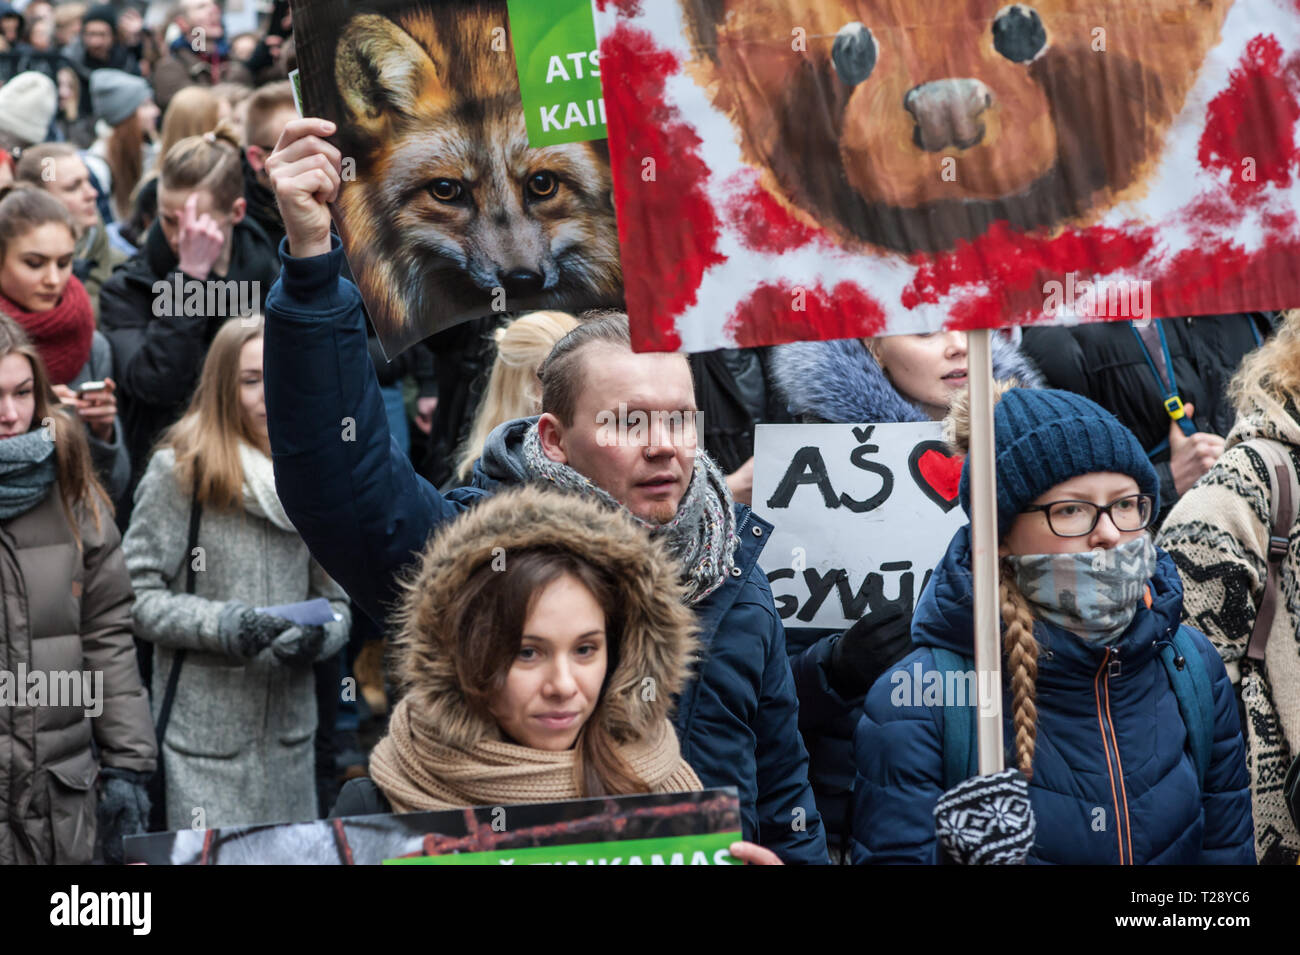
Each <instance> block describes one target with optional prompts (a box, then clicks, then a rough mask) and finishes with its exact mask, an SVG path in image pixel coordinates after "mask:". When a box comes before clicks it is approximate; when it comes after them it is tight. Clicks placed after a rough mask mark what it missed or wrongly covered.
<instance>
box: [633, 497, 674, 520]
mask: <svg viewBox="0 0 1300 955" xmlns="http://www.w3.org/2000/svg"><path fill="white" fill-rule="evenodd" d="M679 503H680V502H679ZM677 507H678V505H677V504H670V503H668V502H667V501H655V502H654V503H653V504H651V505H650V510H649V511H648V512H647V513H646V514H645V515H644V516H643V517H642V520H645V521H648V522H649V523H651V524H667V523H668V522H669V521H671V520H672V519H673V518H674V517H676V516H677Z"/></svg>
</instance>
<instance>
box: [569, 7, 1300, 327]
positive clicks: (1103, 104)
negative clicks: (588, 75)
mask: <svg viewBox="0 0 1300 955" xmlns="http://www.w3.org/2000/svg"><path fill="white" fill-rule="evenodd" d="M594 8H595V18H596V35H597V40H598V43H599V45H600V64H601V82H602V84H603V87H604V92H605V106H606V120H607V126H608V132H609V146H610V155H611V164H612V167H613V173H614V188H615V202H616V205H617V209H618V225H619V235H620V239H621V242H622V248H623V253H624V255H623V262H624V265H625V275H624V279H625V287H626V295H627V308H628V312H629V315H630V316H631V319H632V328H633V337H634V340H635V344H636V347H637V348H638V349H642V350H644V349H651V350H664V351H673V350H685V351H690V352H694V351H702V350H708V349H713V348H720V347H735V346H753V345H771V344H778V343H781V342H788V341H794V340H810V339H833V338H856V337H862V336H873V335H881V334H901V333H911V332H926V331H933V330H935V329H937V328H939V327H941V326H946V327H949V328H956V329H972V328H991V327H997V326H1003V325H1010V324H1023V323H1029V322H1040V321H1041V322H1048V321H1050V322H1059V323H1066V322H1077V321H1086V320H1100V319H1114V318H1123V319H1127V318H1160V317H1165V316H1175V315H1205V314H1215V313H1227V312H1237V311H1253V310H1257V309H1272V308H1286V307H1289V306H1291V305H1294V304H1295V303H1296V302H1297V301H1300V270H1297V269H1295V268H1294V265H1293V263H1294V262H1295V261H1296V258H1297V256H1298V255H1300V219H1298V218H1297V216H1296V207H1297V204H1298V203H1300V178H1297V173H1298V172H1300V168H1298V166H1297V161H1298V160H1300V150H1298V149H1297V142H1296V136H1297V119H1298V118H1300V7H1297V5H1296V4H1295V3H1290V2H1281V0H1199V2H1189V0H1029V2H1025V3H1014V4H1013V3H1008V2H1007V0H967V2H962V3H955V2H954V0H907V2H898V0H653V2H647V0H640V2H610V0H594ZM1067 284H1068V285H1069V288H1070V291H1071V292H1073V293H1077V294H1070V295H1062V294H1061V292H1062V291H1063V290H1064V288H1065V286H1066V285H1067Z"/></svg>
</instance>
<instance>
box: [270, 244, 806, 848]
mask: <svg viewBox="0 0 1300 955" xmlns="http://www.w3.org/2000/svg"><path fill="white" fill-rule="evenodd" d="M333 241H334V248H333V251H331V252H330V253H328V254H327V255H322V256H317V257H313V258H304V259H297V258H293V257H292V256H290V255H288V252H287V247H286V246H285V245H283V244H282V245H281V253H280V254H281V259H282V262H283V271H282V273H281V277H280V279H279V281H277V282H276V284H275V286H274V287H273V288H272V289H271V292H270V294H269V295H268V297H267V309H266V312H267V322H266V350H265V360H264V369H265V373H266V408H267V421H268V426H269V428H270V432H271V448H272V458H273V460H274V463H275V483H276V488H277V489H278V491H279V494H280V498H281V500H282V502H283V503H284V507H285V510H286V511H287V512H288V515H289V517H290V519H291V520H292V521H293V523H294V525H295V526H296V527H297V528H298V531H299V532H300V533H301V534H302V537H303V540H305V541H306V542H307V546H308V547H309V548H310V549H311V552H312V554H313V556H315V557H316V559H317V560H318V561H319V562H320V563H321V565H322V566H324V567H325V569H326V570H327V571H329V573H330V575H331V576H333V577H334V579H335V580H337V581H338V582H339V583H340V584H341V585H342V586H343V587H344V588H345V589H346V590H347V592H348V595H349V596H350V597H351V598H352V600H353V601H354V602H355V603H356V604H357V605H358V606H359V607H360V608H361V609H362V610H363V611H365V613H366V614H367V615H369V616H370V617H371V618H373V619H375V620H382V619H383V618H384V617H385V616H386V610H387V609H389V608H391V606H392V604H393V602H394V600H395V598H396V597H397V589H396V587H395V586H394V581H395V578H396V576H397V574H398V573H399V572H400V571H401V570H402V569H403V568H405V567H406V566H407V565H408V564H409V563H410V562H411V561H412V559H413V558H414V557H415V555H416V554H417V553H418V552H419V551H421V550H422V549H423V548H424V545H425V542H426V541H427V540H428V538H429V535H430V534H431V533H432V532H433V531H434V530H435V529H436V528H437V527H438V525H439V524H441V523H442V522H444V521H448V520H451V519H452V518H454V517H455V516H456V515H457V514H459V513H460V512H461V511H463V510H464V509H465V508H467V507H469V506H470V505H471V504H473V502H474V501H476V500H478V499H480V498H482V497H484V496H486V495H488V494H490V493H492V489H493V488H494V487H496V486H497V485H499V484H510V483H515V482H517V481H519V480H521V479H522V478H523V471H522V468H521V466H520V462H519V457H518V453H517V452H518V448H517V445H518V440H519V438H520V437H521V435H522V428H523V427H524V426H526V422H510V423H508V424H507V425H503V426H502V427H501V428H499V429H498V430H497V431H496V432H494V433H493V435H492V436H491V440H490V442H489V445H488V447H486V448H485V450H484V455H483V458H482V459H481V460H480V462H479V465H478V466H477V467H476V469H475V478H474V484H473V486H470V487H466V488H458V489H456V490H455V491H452V492H451V493H450V494H448V495H446V496H443V495H441V494H439V493H438V492H437V491H436V490H435V489H434V488H433V487H432V486H431V485H430V484H429V483H428V482H426V481H425V480H424V479H423V478H421V477H419V476H418V475H417V474H416V473H415V471H414V470H413V469H412V467H411V463H410V459H409V458H408V457H407V456H406V455H405V454H403V453H402V452H401V451H400V450H399V449H398V447H397V444H396V442H395V441H394V440H393V439H392V437H391V436H390V434H389V430H388V419H387V416H386V414H385V412H384V403H383V398H382V396H381V395H380V392H379V386H378V384H377V382H376V381H375V373H374V366H373V365H372V363H371V361H370V357H369V352H368V350H367V347H366V332H365V322H364V319H363V316H362V311H361V297H360V295H359V294H358V292H357V289H356V286H354V285H353V284H352V283H351V282H348V281H346V280H344V279H341V278H340V277H339V267H340V265H341V263H342V260H343V255H342V252H341V249H340V247H339V244H338V239H337V237H336V238H335V239H334V240H333ZM737 525H738V531H739V534H740V539H741V545H740V548H739V550H738V551H737V555H736V563H737V570H736V572H735V575H734V576H733V578H732V579H730V580H728V581H727V583H726V584H725V585H723V586H722V587H720V588H718V590H716V591H714V592H713V593H712V594H710V595H709V596H708V598H706V599H705V600H704V601H702V602H701V603H700V604H699V605H697V606H696V608H695V609H696V612H697V613H698V614H699V618H700V621H699V622H700V625H701V628H702V633H701V634H700V640H701V642H702V650H701V656H702V658H703V660H702V663H701V664H700V665H699V666H700V669H699V670H697V678H696V679H694V680H692V681H691V683H690V684H689V685H688V686H687V688H686V689H685V691H684V692H683V694H682V697H681V699H680V700H679V701H678V706H677V710H676V715H675V721H676V726H677V731H678V736H679V738H680V740H681V747H682V756H683V757H684V758H685V759H686V761H687V762H689V763H690V765H691V767H692V768H693V769H694V770H695V772H696V774H697V775H698V776H699V777H700V780H701V781H702V782H703V783H704V785H705V786H735V787H737V789H739V791H740V807H741V821H742V824H743V830H744V836H745V838H746V839H748V840H750V841H753V842H757V843H759V844H760V845H764V846H767V847H768V848H770V849H772V850H773V851H774V852H776V853H777V854H778V855H779V856H780V857H781V858H782V860H783V861H785V862H787V863H805V862H806V863H824V862H826V861H828V857H827V851H826V837H825V832H824V830H823V827H822V823H821V817H820V816H819V815H818V813H817V807H816V804H815V802H814V800H813V795H812V789H811V787H810V786H809V784H808V754H807V752H806V751H805V750H804V747H803V742H802V740H801V739H800V738H799V734H798V732H797V731H796V725H797V723H798V719H799V712H798V710H799V704H798V700H797V698H796V697H795V692H794V683H793V680H792V678H791V675H790V665H789V662H788V660H787V659H786V653H785V636H784V633H783V631H782V628H781V621H780V618H779V617H778V616H777V614H776V608H775V606H774V605H773V600H772V591H771V589H770V587H769V586H768V583H767V578H766V576H764V574H763V572H762V571H761V570H760V569H759V567H758V555H759V552H760V551H761V550H762V548H763V544H765V543H766V541H767V538H768V535H769V533H770V531H771V525H769V524H767V523H766V522H764V521H762V520H760V519H759V518H757V517H755V516H754V515H753V514H751V513H750V511H749V509H748V508H745V507H738V509H737Z"/></svg>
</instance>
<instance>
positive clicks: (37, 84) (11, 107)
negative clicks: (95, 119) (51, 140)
mask: <svg viewBox="0 0 1300 955" xmlns="http://www.w3.org/2000/svg"><path fill="white" fill-rule="evenodd" d="M58 108H59V91H58V88H57V87H55V85H54V80H52V79H50V78H49V77H48V76H46V75H45V74H44V73H38V72H36V71H35V70H28V71H27V72H26V73H19V74H18V75H17V76H15V77H14V78H13V79H11V80H10V81H9V82H8V83H6V84H5V85H4V86H0V133H4V134H6V135H7V136H9V137H11V138H13V139H16V140H18V142H17V143H15V145H18V146H31V145H34V144H36V143H43V142H45V137H46V136H47V135H48V134H49V131H50V123H52V122H53V121H54V113H55V111H56V110H57V109H58Z"/></svg>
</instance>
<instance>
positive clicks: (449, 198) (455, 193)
mask: <svg viewBox="0 0 1300 955" xmlns="http://www.w3.org/2000/svg"><path fill="white" fill-rule="evenodd" d="M464 191H465V190H464V189H463V188H462V187H461V184H460V183H459V182H457V181H456V180H455V179H435V180H433V182H431V183H429V194H430V195H431V196H433V198H435V199H437V200H438V201H439V202H455V201H456V200H457V199H459V198H460V197H461V195H462V194H463V193H464Z"/></svg>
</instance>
